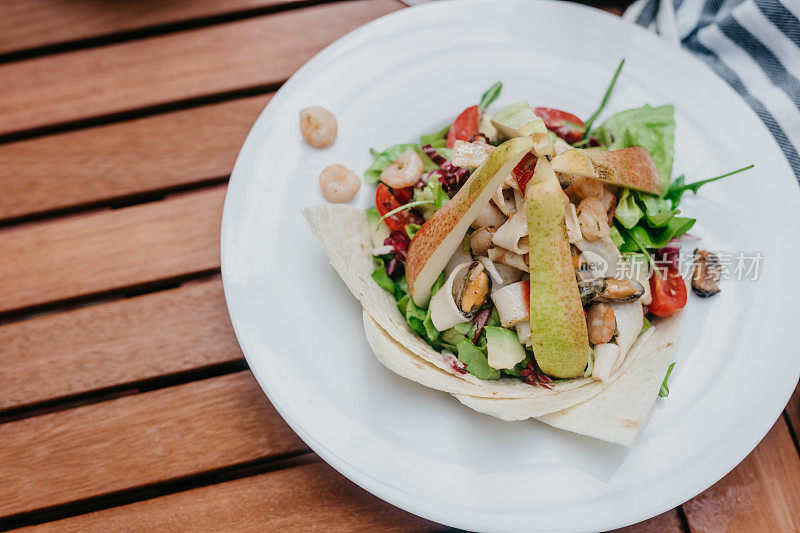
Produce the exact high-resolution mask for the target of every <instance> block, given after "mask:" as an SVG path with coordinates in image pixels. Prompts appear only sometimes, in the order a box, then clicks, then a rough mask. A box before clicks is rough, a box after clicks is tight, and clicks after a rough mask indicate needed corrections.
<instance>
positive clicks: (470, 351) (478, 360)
mask: <svg viewBox="0 0 800 533" xmlns="http://www.w3.org/2000/svg"><path fill="white" fill-rule="evenodd" d="M456 350H458V355H457V357H458V360H459V361H461V362H462V363H464V364H465V365H467V372H469V373H470V374H472V375H473V376H475V377H476V378H478V379H500V371H499V370H497V369H496V368H492V367H490V366H489V360H488V359H487V357H486V354H484V353H483V352H482V351H481V349H480V348H478V347H477V346H475V345H474V344H472V342H471V341H470V340H469V339H467V338H466V337H464V338H463V339H460V340H459V341H458V343H457V344H456Z"/></svg>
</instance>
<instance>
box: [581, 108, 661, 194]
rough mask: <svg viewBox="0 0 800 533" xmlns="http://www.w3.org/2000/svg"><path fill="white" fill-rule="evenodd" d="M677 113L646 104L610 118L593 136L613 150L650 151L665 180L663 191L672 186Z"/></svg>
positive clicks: (659, 172)
mask: <svg viewBox="0 0 800 533" xmlns="http://www.w3.org/2000/svg"><path fill="white" fill-rule="evenodd" d="M674 115H675V110H674V108H673V107H672V106H671V105H664V106H660V107H650V106H649V105H646V106H644V107H639V108H636V109H628V110H626V111H620V112H619V113H617V114H615V115H613V116H611V117H609V118H608V119H606V121H605V122H603V123H602V124H601V125H600V127H599V128H597V129H596V130H595V131H594V132H592V134H593V135H594V136H595V137H597V139H598V140H599V141H600V144H601V145H602V146H604V147H605V148H607V149H609V150H618V149H620V148H627V147H629V146H641V147H642V148H644V149H646V150H647V151H648V152H649V153H650V156H651V157H652V158H653V162H654V163H655V164H656V168H657V169H658V174H659V176H660V177H661V190H662V191H665V190H667V188H668V187H669V183H670V178H671V176H672V161H673V159H674V156H675V116H674Z"/></svg>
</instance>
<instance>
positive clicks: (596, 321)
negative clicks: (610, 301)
mask: <svg viewBox="0 0 800 533" xmlns="http://www.w3.org/2000/svg"><path fill="white" fill-rule="evenodd" d="M586 326H587V329H588V332H589V342H591V343H592V344H603V343H606V342H608V341H610V340H611V338H612V337H613V336H614V330H615V329H616V328H617V321H616V319H615V318H614V310H613V309H611V308H610V307H609V306H607V305H606V304H593V305H591V306H590V307H589V309H588V310H587V311H586Z"/></svg>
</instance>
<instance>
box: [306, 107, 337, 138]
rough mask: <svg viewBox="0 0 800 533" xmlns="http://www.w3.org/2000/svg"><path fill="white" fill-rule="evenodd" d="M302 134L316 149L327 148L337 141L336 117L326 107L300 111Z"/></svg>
mask: <svg viewBox="0 0 800 533" xmlns="http://www.w3.org/2000/svg"><path fill="white" fill-rule="evenodd" d="M300 132H301V133H302V134H303V138H304V139H305V140H306V141H307V142H308V144H310V145H311V146H314V147H316V148H326V147H328V146H330V145H332V144H333V141H335V140H336V132H337V126H336V117H334V116H333V114H332V113H331V112H330V111H328V110H327V109H325V108H324V107H318V106H315V107H307V108H305V109H303V110H302V111H300Z"/></svg>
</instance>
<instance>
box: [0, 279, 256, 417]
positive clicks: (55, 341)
mask: <svg viewBox="0 0 800 533" xmlns="http://www.w3.org/2000/svg"><path fill="white" fill-rule="evenodd" d="M0 347H2V348H0V353H2V360H3V364H2V365H0V391H3V393H2V394H0V412H2V411H3V409H8V408H12V407H20V406H24V405H29V404H33V403H37V402H42V401H46V400H54V399H58V398H62V397H65V396H70V395H75V394H80V393H85V392H89V391H94V390H98V389H104V388H108V387H113V386H118V385H122V384H125V383H132V382H137V381H142V380H146V379H150V378H155V377H160V376H168V375H170V374H174V373H177V372H183V371H187V370H194V369H198V368H201V367H204V366H208V365H212V364H218V363H225V362H229V361H236V360H240V359H241V358H242V352H241V350H240V349H239V345H238V344H237V342H236V336H235V335H234V333H233V328H232V327H231V325H230V320H229V318H228V311H227V308H226V307H225V297H224V295H223V293H222V283H221V281H220V279H219V278H215V279H212V280H209V281H203V282H199V283H192V284H187V285H185V286H182V287H179V288H177V289H171V290H166V291H161V292H157V293H153V294H148V295H144V296H137V297H135V298H128V299H123V300H119V301H115V302H110V303H105V304H99V305H92V306H90V307H84V308H80V309H75V310H72V311H67V312H62V313H56V314H52V315H45V316H41V317H37V318H33V319H31V320H25V321H22V322H15V323H11V324H8V325H5V326H2V327H0Z"/></svg>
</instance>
